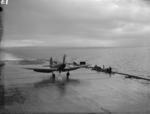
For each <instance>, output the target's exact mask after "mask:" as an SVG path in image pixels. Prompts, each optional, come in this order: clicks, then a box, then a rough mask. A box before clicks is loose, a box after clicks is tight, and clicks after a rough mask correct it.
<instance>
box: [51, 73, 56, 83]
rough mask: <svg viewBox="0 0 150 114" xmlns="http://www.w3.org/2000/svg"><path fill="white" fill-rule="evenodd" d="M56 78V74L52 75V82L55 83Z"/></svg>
mask: <svg viewBox="0 0 150 114" xmlns="http://www.w3.org/2000/svg"><path fill="white" fill-rule="evenodd" d="M55 77H56V76H55V74H54V73H52V80H53V81H55Z"/></svg>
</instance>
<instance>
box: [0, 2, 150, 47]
mask: <svg viewBox="0 0 150 114" xmlns="http://www.w3.org/2000/svg"><path fill="white" fill-rule="evenodd" d="M3 26H4V35H3V42H2V45H3V46H5V47H26V46H27V47H28V46H56V47H57V46H58V47H59V46H60V47H61V46H68V47H70V46H71V47H118V46H127V47H128V46H149V45H150V38H149V36H150V0H9V1H8V5H7V6H5V7H4V18H3Z"/></svg>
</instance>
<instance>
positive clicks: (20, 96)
mask: <svg viewBox="0 0 150 114" xmlns="http://www.w3.org/2000/svg"><path fill="white" fill-rule="evenodd" d="M20 67H21V66H12V65H6V66H5V69H7V72H4V76H5V79H4V81H5V110H7V111H8V112H14V113H15V112H17V113H19V112H41V113H43V112H45V113H46V112H102V113H116V112H118V113H122V112H123V113H128V112H130V113H137V112H138V113H150V108H149V107H150V89H149V88H150V82H148V81H143V80H136V79H133V80H131V79H124V78H123V77H121V76H119V75H113V76H112V77H111V78H110V77H109V75H107V74H104V73H96V72H94V71H89V70H86V69H80V70H77V71H73V72H71V76H70V78H71V79H70V81H66V80H65V74H64V73H62V74H61V76H63V79H62V78H60V77H59V76H58V79H57V80H56V82H55V83H53V82H52V81H51V80H50V79H49V75H48V74H42V73H35V72H32V71H28V70H25V69H22V68H20ZM5 71H6V70H5ZM56 75H57V74H56ZM58 75H59V74H58Z"/></svg>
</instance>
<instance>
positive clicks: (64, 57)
mask: <svg viewBox="0 0 150 114" xmlns="http://www.w3.org/2000/svg"><path fill="white" fill-rule="evenodd" d="M65 62H66V55H65V54H64V56H63V64H65Z"/></svg>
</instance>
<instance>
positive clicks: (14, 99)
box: [5, 88, 26, 105]
mask: <svg viewBox="0 0 150 114" xmlns="http://www.w3.org/2000/svg"><path fill="white" fill-rule="evenodd" d="M25 100H26V97H25V95H24V94H23V93H22V92H21V90H19V89H18V88H11V89H9V90H7V91H6V92H5V104H6V105H12V104H13V103H18V104H23V103H24V102H25Z"/></svg>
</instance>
